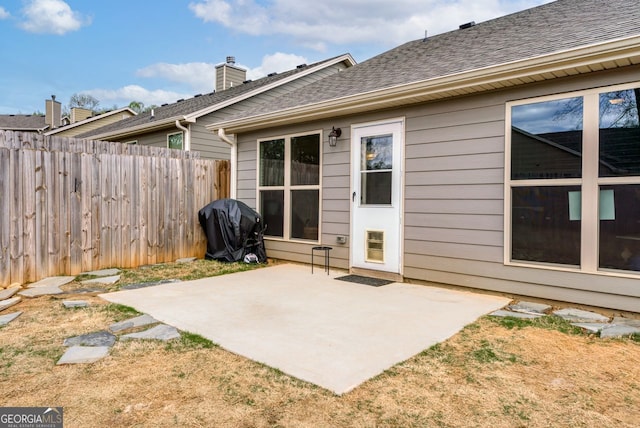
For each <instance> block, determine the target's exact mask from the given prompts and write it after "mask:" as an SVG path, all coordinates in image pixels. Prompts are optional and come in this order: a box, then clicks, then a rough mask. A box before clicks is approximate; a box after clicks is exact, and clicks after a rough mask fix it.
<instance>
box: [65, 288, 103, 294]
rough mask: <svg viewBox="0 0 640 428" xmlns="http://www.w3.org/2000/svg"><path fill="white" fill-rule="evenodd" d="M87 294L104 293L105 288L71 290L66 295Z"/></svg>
mask: <svg viewBox="0 0 640 428" xmlns="http://www.w3.org/2000/svg"><path fill="white" fill-rule="evenodd" d="M87 293H104V288H76V289H75V290H69V291H67V292H66V293H65V294H87Z"/></svg>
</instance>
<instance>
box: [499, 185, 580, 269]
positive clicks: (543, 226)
mask: <svg viewBox="0 0 640 428" xmlns="http://www.w3.org/2000/svg"><path fill="white" fill-rule="evenodd" d="M511 203H512V205H511V258H512V259H513V260H526V261H535V262H545V263H559V264H564V265H575V266H579V265H580V227H581V226H580V224H581V215H580V207H579V204H580V187H579V186H538V187H514V188H513V189H512V198H511Z"/></svg>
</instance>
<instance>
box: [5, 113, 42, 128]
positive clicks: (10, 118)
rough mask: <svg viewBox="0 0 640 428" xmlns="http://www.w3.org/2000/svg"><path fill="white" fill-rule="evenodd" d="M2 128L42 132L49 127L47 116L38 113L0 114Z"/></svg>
mask: <svg viewBox="0 0 640 428" xmlns="http://www.w3.org/2000/svg"><path fill="white" fill-rule="evenodd" d="M0 129H4V130H5V131H20V132H36V133H42V132H44V131H45V130H47V129H49V125H48V124H47V123H45V117H44V116H42V115H37V114H35V115H34V114H0Z"/></svg>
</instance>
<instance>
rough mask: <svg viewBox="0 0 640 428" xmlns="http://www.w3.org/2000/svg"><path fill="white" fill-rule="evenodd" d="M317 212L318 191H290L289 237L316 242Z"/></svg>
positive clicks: (318, 207)
mask: <svg viewBox="0 0 640 428" xmlns="http://www.w3.org/2000/svg"><path fill="white" fill-rule="evenodd" d="M319 212H320V192H319V191H318V190H293V191H291V237H292V238H296V239H309V240H312V241H317V240H318V215H319Z"/></svg>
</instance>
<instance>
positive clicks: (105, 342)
mask: <svg viewBox="0 0 640 428" xmlns="http://www.w3.org/2000/svg"><path fill="white" fill-rule="evenodd" d="M114 343H116V337H115V336H114V335H113V334H111V333H109V332H108V331H105V330H102V331H96V332H95V333H87V334H82V335H80V336H75V337H69V338H67V339H65V340H64V342H63V345H64V346H77V345H80V346H109V347H111V346H113V344H114Z"/></svg>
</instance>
